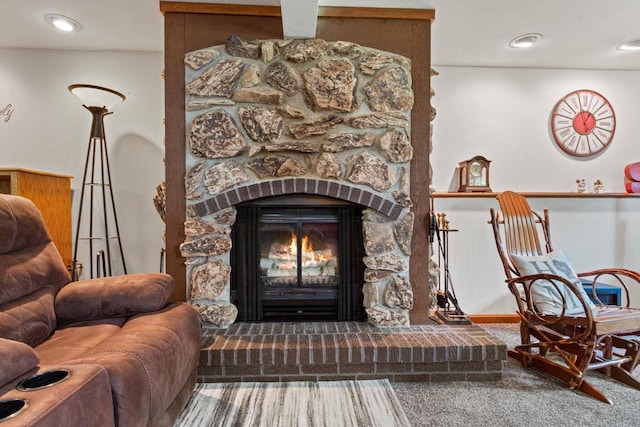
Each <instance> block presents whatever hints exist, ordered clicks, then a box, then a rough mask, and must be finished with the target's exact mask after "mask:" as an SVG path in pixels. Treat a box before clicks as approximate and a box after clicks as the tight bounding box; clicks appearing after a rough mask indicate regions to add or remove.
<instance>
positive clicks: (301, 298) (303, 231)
mask: <svg viewBox="0 0 640 427" xmlns="http://www.w3.org/2000/svg"><path fill="white" fill-rule="evenodd" d="M259 241H260V288H261V294H262V306H263V310H266V311H276V312H278V311H279V312H282V314H284V313H286V312H287V311H290V310H291V308H292V307H293V308H294V309H295V311H296V312H298V314H301V313H303V312H304V311H305V307H307V310H309V308H310V307H311V306H313V307H315V308H314V312H315V313H316V314H320V313H322V312H326V313H327V314H328V313H329V312H335V311H336V310H337V298H338V293H337V292H338V283H339V276H340V265H339V262H338V216H337V214H335V213H333V212H330V211H329V212H318V211H314V210H310V209H286V210H282V209H265V210H263V211H262V214H261V216H260V220H259Z"/></svg>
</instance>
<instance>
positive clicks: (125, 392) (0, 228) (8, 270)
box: [0, 195, 201, 427]
mask: <svg viewBox="0 0 640 427" xmlns="http://www.w3.org/2000/svg"><path fill="white" fill-rule="evenodd" d="M172 287H173V279H172V278H171V276H169V275H167V274H161V273H146V274H130V275H124V276H116V277H105V278H99V279H92V280H81V281H77V282H71V281H70V278H69V275H68V273H67V270H66V268H65V266H64V263H63V262H62V259H61V257H60V255H59V254H58V252H57V250H56V248H55V246H54V245H53V243H52V242H51V239H50V237H49V234H48V232H47V229H46V227H45V225H44V223H43V222H42V218H41V216H40V213H39V212H38V210H37V208H36V207H35V205H34V204H33V203H32V202H31V201H29V200H28V199H25V198H22V197H18V196H7V195H0V418H1V417H2V415H8V414H10V413H11V412H12V411H13V410H15V409H16V408H18V407H19V406H23V408H22V410H21V411H19V412H18V413H17V415H14V416H13V417H11V418H8V419H7V420H5V421H4V422H2V427H5V426H12V425H19V426H31V425H38V426H67V425H68V426H80V425H82V426H108V425H119V426H154V427H156V426H170V425H172V423H173V421H174V420H175V419H176V418H177V417H178V415H179V414H180V412H181V411H182V409H183V408H184V406H185V405H186V403H187V401H188V400H189V397H190V396H191V393H192V391H193V388H194V385H195V382H196V370H197V361H198V355H199V352H200V340H201V338H200V321H199V319H198V315H197V313H196V311H195V310H194V309H193V308H192V307H190V306H189V305H188V304H186V303H170V301H169V299H170V295H171V291H172ZM64 371H68V374H66V373H65V372H64ZM51 372H54V374H61V375H60V376H61V377H62V376H65V375H67V376H66V378H65V379H63V380H62V381H60V382H57V383H54V384H53V385H50V386H48V387H44V388H43V387H42V386H45V385H47V383H48V382H50V379H49V378H48V377H55V376H56V375H54V374H51V375H50V374H44V375H43V373H51ZM34 376H35V377H34ZM28 378H32V381H31V382H33V383H34V384H31V385H32V386H33V387H34V388H31V389H29V388H27V389H24V388H23V387H19V385H20V383H21V382H22V381H23V380H25V379H28ZM54 379H55V378H54ZM27 385H30V384H27ZM23 402H26V405H25V404H24V403H23Z"/></svg>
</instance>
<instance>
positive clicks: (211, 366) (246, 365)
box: [198, 322, 507, 382]
mask: <svg viewBox="0 0 640 427" xmlns="http://www.w3.org/2000/svg"><path fill="white" fill-rule="evenodd" d="M506 357H507V349H506V345H505V344H504V343H503V342H502V341H500V340H499V339H498V338H496V337H495V336H493V335H491V334H489V333H488V332H487V331H485V330H484V329H482V328H481V327H479V326H476V325H463V326H459V325H417V326H409V327H397V328H378V327H375V326H372V325H369V324H368V323H363V322H300V323H290V322H269V323H235V324H233V325H231V326H230V327H229V328H227V329H221V328H212V327H204V328H203V346H202V350H201V353H200V365H199V368H198V381H199V382H227V381H322V380H346V379H379V378H387V379H389V380H390V381H464V380H474V381H478V380H488V381H493V380H499V379H500V378H501V377H502V361H504V360H506Z"/></svg>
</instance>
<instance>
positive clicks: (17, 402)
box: [0, 399, 29, 423]
mask: <svg viewBox="0 0 640 427" xmlns="http://www.w3.org/2000/svg"><path fill="white" fill-rule="evenodd" d="M27 406H29V402H28V401H27V400H25V399H5V400H0V423H1V422H3V421H5V420H8V419H9V418H13V417H15V416H16V415H18V414H19V413H20V412H22V411H24V409H25V408H26V407H27Z"/></svg>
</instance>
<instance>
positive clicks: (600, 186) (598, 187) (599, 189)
mask: <svg viewBox="0 0 640 427" xmlns="http://www.w3.org/2000/svg"><path fill="white" fill-rule="evenodd" d="M593 192H594V193H604V183H603V182H602V181H601V180H599V179H596V182H594V183H593Z"/></svg>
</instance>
